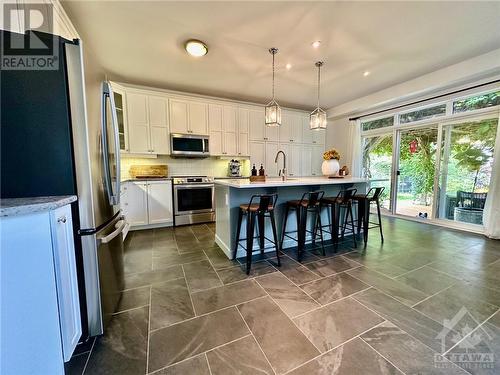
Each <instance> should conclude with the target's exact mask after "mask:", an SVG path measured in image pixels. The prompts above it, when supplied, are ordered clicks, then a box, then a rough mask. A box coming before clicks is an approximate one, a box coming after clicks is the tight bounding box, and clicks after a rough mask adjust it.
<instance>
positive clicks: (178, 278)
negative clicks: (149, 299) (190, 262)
mask: <svg viewBox="0 0 500 375" xmlns="http://www.w3.org/2000/svg"><path fill="white" fill-rule="evenodd" d="M179 267H180V265H179ZM183 278H184V276H181V277H176V278H175V279H167V280H162V281H155V282H154V283H150V284H146V285H142V286H137V287H135V288H128V289H123V290H121V291H120V292H127V291H129V290H137V289H142V288H147V287H150V286H153V285H157V284H163V283H168V282H169V281H175V280H180V279H183ZM144 306H146V305H144Z"/></svg>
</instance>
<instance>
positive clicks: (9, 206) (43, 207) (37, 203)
mask: <svg viewBox="0 0 500 375" xmlns="http://www.w3.org/2000/svg"><path fill="white" fill-rule="evenodd" d="M74 201H76V195H59V196H52V197H33V198H6V199H0V217H5V216H16V215H25V214H30V213H33V212H40V211H50V210H54V209H56V208H58V207H62V206H65V205H67V204H70V203H71V202H74Z"/></svg>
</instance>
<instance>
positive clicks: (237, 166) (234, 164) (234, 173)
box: [228, 160, 241, 177]
mask: <svg viewBox="0 0 500 375" xmlns="http://www.w3.org/2000/svg"><path fill="white" fill-rule="evenodd" d="M228 177H241V163H240V162H239V160H231V161H230V162H229V168H228Z"/></svg>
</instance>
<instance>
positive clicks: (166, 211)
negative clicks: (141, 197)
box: [147, 181, 174, 224]
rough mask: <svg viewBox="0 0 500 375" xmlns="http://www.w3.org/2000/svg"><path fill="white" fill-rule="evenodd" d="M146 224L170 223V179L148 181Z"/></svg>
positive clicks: (172, 218) (171, 219)
mask: <svg viewBox="0 0 500 375" xmlns="http://www.w3.org/2000/svg"><path fill="white" fill-rule="evenodd" d="M147 196H148V224H161V223H172V222H173V220H174V217H173V210H172V183H171V182H170V181H149V182H148V186H147Z"/></svg>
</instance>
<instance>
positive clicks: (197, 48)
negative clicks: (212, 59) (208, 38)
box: [184, 39, 208, 57]
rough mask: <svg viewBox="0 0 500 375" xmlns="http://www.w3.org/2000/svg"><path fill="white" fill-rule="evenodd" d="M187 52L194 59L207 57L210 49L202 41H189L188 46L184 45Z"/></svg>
mask: <svg viewBox="0 0 500 375" xmlns="http://www.w3.org/2000/svg"><path fill="white" fill-rule="evenodd" d="M184 48H185V49H186V52H187V53H189V54H190V55H191V56H194V57H201V56H205V55H206V54H207V53H208V47H207V45H206V44H205V43H203V42H202V41H201V40H196V39H189V40H188V41H187V42H186V44H184Z"/></svg>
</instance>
